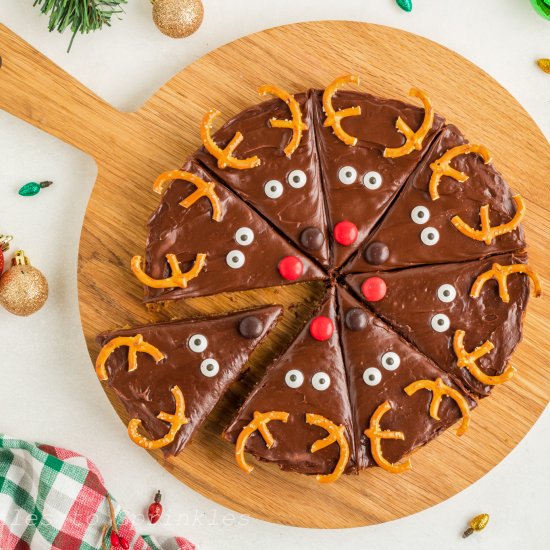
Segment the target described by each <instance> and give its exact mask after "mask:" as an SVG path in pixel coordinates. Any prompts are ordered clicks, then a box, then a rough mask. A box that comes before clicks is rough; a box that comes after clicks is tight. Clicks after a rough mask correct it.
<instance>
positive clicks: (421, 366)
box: [337, 288, 476, 473]
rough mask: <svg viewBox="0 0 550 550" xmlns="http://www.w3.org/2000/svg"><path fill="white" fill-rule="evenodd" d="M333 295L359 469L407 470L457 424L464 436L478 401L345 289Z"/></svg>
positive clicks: (399, 471) (459, 432)
mask: <svg viewBox="0 0 550 550" xmlns="http://www.w3.org/2000/svg"><path fill="white" fill-rule="evenodd" d="M337 295H338V309H339V325H340V340H341V342H342V351H343V355H344V363H345V366H346V371H347V375H348V381H349V392H350V400H351V405H352V410H353V414H354V426H355V445H356V447H357V449H356V456H357V463H358V466H359V468H368V467H371V466H377V465H378V466H381V467H383V468H384V469H385V470H387V471H389V472H392V473H401V472H404V471H407V470H409V469H410V468H411V460H410V458H409V457H408V455H409V454H410V453H411V452H413V451H414V450H415V449H418V448H419V447H421V446H422V445H425V444H426V443H428V442H429V441H431V440H432V439H434V438H435V437H437V436H438V435H440V434H441V433H443V432H444V431H445V430H446V429H447V428H449V427H450V426H452V425H453V424H455V423H456V422H460V424H459V425H458V426H457V428H458V431H457V433H458V434H460V435H462V434H463V433H464V432H465V431H466V429H467V427H468V423H469V419H470V410H471V409H472V408H474V407H475V405H476V402H475V400H474V399H472V397H470V396H469V395H467V394H466V393H465V392H464V390H463V388H462V386H461V385H460V383H458V382H457V381H456V379H454V377H453V376H451V375H449V374H448V373H446V372H443V371H442V370H441V369H439V368H438V367H437V365H435V363H433V362H432V361H431V360H430V359H428V358H427V357H426V356H425V355H423V354H421V353H420V352H419V351H418V350H416V349H415V348H414V347H413V346H411V345H410V344H409V343H408V342H407V341H406V340H404V339H403V338H401V337H400V336H399V335H398V334H397V333H395V332H394V331H393V330H392V329H391V328H390V327H389V326H388V325H387V324H386V323H384V322H383V321H381V320H380V319H379V318H377V317H376V316H375V315H374V314H373V313H371V312H370V311H369V310H368V309H366V308H365V307H364V306H362V305H361V303H360V302H358V301H357V300H356V299H355V298H354V297H353V296H351V295H350V294H349V293H348V292H347V291H346V290H344V289H342V288H338V291H337Z"/></svg>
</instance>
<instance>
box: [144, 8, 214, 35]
mask: <svg viewBox="0 0 550 550" xmlns="http://www.w3.org/2000/svg"><path fill="white" fill-rule="evenodd" d="M203 15H204V9H203V7H202V2H201V0H155V1H154V2H153V21H154V22H155V25H156V26H157V27H158V29H159V31H160V32H161V33H162V34H165V35H166V36H170V37H171V38H185V37H186V36H189V35H191V34H193V33H194V32H195V31H196V30H197V29H198V28H199V27H200V26H201V23H202V18H203Z"/></svg>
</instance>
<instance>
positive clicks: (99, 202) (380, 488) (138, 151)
mask: <svg viewBox="0 0 550 550" xmlns="http://www.w3.org/2000/svg"><path fill="white" fill-rule="evenodd" d="M0 56H2V60H3V66H2V68H1V69H0V108H2V109H4V110H6V111H8V112H10V113H12V114H14V115H16V116H18V117H20V118H22V119H24V120H26V121H28V122H30V123H31V124H33V125H35V126H37V127H38V128H41V129H43V130H45V131H46V132H49V133H50V134H53V135H55V136H57V137H58V138H60V139H62V140H64V141H67V142H68V143H71V144H73V145H75V146H76V147H78V148H80V149H82V150H83V151H85V152H87V153H88V154H90V155H92V156H93V157H94V159H95V160H96V162H97V164H98V168H99V175H98V179H97V182H96V185H95V187H94V190H93V193H92V196H91V199H90V202H89V205H88V209H87V212H86V216H85V219H84V225H83V229H82V237H81V243H80V254H79V270H78V286H79V300H80V309H81V317H82V326H83V329H84V333H85V336H86V341H87V344H88V348H89V351H90V355H91V357H92V358H93V359H95V356H96V353H97V351H98V350H97V347H96V344H95V342H94V338H95V335H96V334H97V333H98V332H100V331H103V330H106V329H110V328H114V327H120V326H124V325H133V324H137V323H143V322H148V321H157V320H164V319H169V318H180V317H187V316H191V315H196V314H198V313H214V312H222V311H229V310H233V309H239V308H242V307H247V306H250V305H257V304H263V303H280V304H283V305H284V306H285V307H286V308H287V311H286V313H285V316H284V320H283V323H281V324H280V325H279V326H278V328H277V329H276V331H275V332H274V333H273V335H272V336H270V338H269V340H268V341H266V342H264V345H262V346H261V348H260V349H258V350H257V352H256V353H255V354H254V355H253V357H252V360H251V363H250V365H251V371H250V376H249V377H248V378H246V379H245V380H243V381H242V382H241V383H239V384H238V385H237V386H236V387H235V388H234V389H233V390H232V391H231V392H230V394H229V395H228V396H227V398H225V399H223V400H222V402H221V403H220V404H219V406H218V407H217V408H216V409H215V411H214V412H213V414H212V415H211V417H210V418H209V420H208V422H207V423H206V425H205V426H204V427H203V429H202V430H201V431H200V433H199V434H198V436H197V437H196V439H195V441H194V442H193V443H192V444H191V445H190V446H189V447H188V448H187V449H186V450H185V451H184V452H183V453H182V454H181V455H180V456H179V457H177V458H172V459H168V460H165V459H163V458H162V456H161V454H160V452H157V453H154V456H155V458H156V459H157V460H158V461H159V462H160V464H161V465H162V466H163V467H164V468H166V469H167V470H168V471H170V472H171V473H173V474H174V476H176V477H177V478H178V479H179V480H181V481H182V482H184V483H186V484H187V485H189V486H190V487H192V488H193V489H195V490H197V491H199V492H200V493H202V494H203V495H205V496H207V497H208V498H211V499H213V500H215V501H217V502H220V503H221V504H224V505H225V506H228V507H229V508H232V509H234V510H236V511H238V512H242V513H245V514H250V515H251V516H254V517H257V518H261V519H264V520H267V521H272V522H278V523H283V524H287V525H297V526H305V527H330V528H336V527H353V526H360V525H369V524H374V523H379V522H383V521H388V520H392V519H395V518H400V517H403V516H406V515H408V514H411V513H414V512H418V511H420V510H424V509H425V508H427V507H429V506H432V505H434V504H437V503H439V502H441V501H442V500H444V499H446V498H449V497H450V496H452V495H454V494H456V493H457V492H459V491H461V490H462V489H464V488H466V487H468V486H469V485H470V484H471V483H473V482H474V481H475V480H477V479H479V478H480V477H481V476H482V475H484V474H485V473H486V472H488V471H489V470H490V469H491V468H493V467H494V466H495V465H496V464H498V463H499V462H500V460H502V458H504V457H505V456H506V455H507V454H508V453H509V452H510V451H511V450H512V449H513V448H514V447H515V445H517V443H518V442H519V441H520V440H521V439H522V437H523V436H524V435H525V434H526V433H527V431H528V430H529V429H530V427H531V426H532V425H533V423H534V422H535V420H536V419H537V417H538V416H539V415H540V413H541V411H542V410H543V408H544V407H545V405H546V403H547V401H548V398H549V395H550V377H549V376H548V367H547V364H548V359H547V353H548V344H547V340H548V337H547V328H548V321H547V320H548V316H549V311H550V306H549V304H548V300H547V299H545V298H543V299H540V300H535V299H532V300H531V303H530V305H529V310H528V314H527V317H526V322H525V335H524V340H523V343H522V344H521V345H520V347H519V348H518V350H517V352H516V354H515V355H514V357H513V359H512V363H513V364H514V365H515V366H516V367H517V368H518V371H519V372H518V375H517V377H516V378H515V379H514V380H513V381H512V382H510V383H508V384H506V385H505V386H503V387H498V388H496V389H495V391H494V394H493V396H492V397H491V398H489V399H486V400H484V401H482V403H481V404H480V406H479V408H478V409H477V410H476V411H475V412H474V415H473V422H472V426H471V428H470V430H469V432H468V433H467V435H465V436H464V437H462V438H461V439H458V438H457V437H456V436H455V435H454V433H453V431H452V430H451V431H449V432H448V433H446V434H444V435H443V436H442V437H440V438H438V439H437V440H436V441H434V442H433V443H431V444H429V445H428V446H427V447H426V448H425V449H422V450H421V451H420V452H418V453H415V454H414V456H413V470H412V471H410V472H408V473H405V474H402V475H398V476H396V475H391V474H388V473H387V472H385V471H383V470H381V469H372V470H369V471H365V472H362V473H361V474H360V475H359V476H354V477H346V478H343V479H341V480H339V481H338V482H337V483H335V484H334V485H331V486H326V485H320V484H318V483H317V482H316V481H315V480H314V479H312V478H308V477H305V476H300V475H297V474H289V473H281V472H279V470H278V469H277V468H276V467H274V466H269V465H265V464H256V467H255V469H254V472H253V473H252V474H251V475H250V476H246V475H245V474H243V473H242V472H241V471H240V470H239V469H238V468H237V467H236V465H235V463H234V459H233V450H232V448H231V446H229V445H228V444H226V443H224V442H222V441H221V439H220V437H219V434H220V432H221V430H222V427H223V426H224V423H225V422H227V420H228V419H229V416H230V415H231V411H232V409H233V408H234V407H235V406H236V405H237V404H238V402H239V400H240V399H241V397H242V395H243V394H244V392H245V391H246V388H249V387H250V385H251V384H252V383H253V381H254V379H255V378H257V377H258V376H259V375H260V374H261V373H262V372H263V370H264V369H265V366H266V365H267V363H268V362H269V360H270V358H272V357H273V356H275V354H276V353H277V352H278V351H280V350H281V349H283V348H284V346H285V345H287V344H288V343H289V342H290V340H291V338H292V336H293V335H294V334H295V333H296V331H297V330H298V329H299V327H300V326H301V325H302V323H303V322H304V321H305V319H306V318H307V316H308V314H309V312H310V311H311V309H312V307H314V305H315V302H316V301H317V300H318V299H319V297H320V288H319V287H318V286H315V285H313V286H308V285H296V286H291V287H286V288H280V289H270V290H265V291H252V292H246V293H239V294H232V295H229V294H226V295H222V296H217V297H209V298H197V299H192V300H188V301H185V302H181V303H177V304H170V305H169V306H168V307H167V308H166V309H158V310H153V309H151V310H148V309H146V308H145V307H144V306H143V305H142V304H141V301H140V300H141V297H142V289H141V287H140V285H139V284H138V282H137V281H136V280H134V278H133V277H132V275H131V274H130V271H129V261H130V258H131V256H132V255H133V254H136V253H142V252H143V249H144V242H145V238H146V230H145V222H146V220H147V218H148V216H149V214H150V213H151V211H152V210H153V209H154V208H155V206H156V204H157V201H158V196H157V195H155V194H154V193H153V192H152V190H151V184H152V182H153V180H154V178H155V177H156V176H157V175H158V174H159V173H160V172H162V171H164V170H166V169H169V168H176V167H179V166H180V165H181V163H182V160H183V159H184V158H185V157H186V156H187V155H188V154H189V153H191V152H192V151H194V150H195V149H196V148H197V147H198V146H199V145H200V138H199V131H198V125H199V120H200V118H201V117H202V115H203V113H204V112H205V110H206V109H209V108H211V107H216V108H218V109H220V110H221V111H222V113H223V115H222V118H224V119H225V118H229V117H231V116H233V115H235V114H236V113H238V112H239V111H240V110H242V109H243V108H245V107H247V106H249V105H251V104H253V103H256V102H258V101H259V98H258V96H257V93H256V90H257V88H258V86H259V85H261V84H264V83H275V84H278V85H280V86H282V87H283V88H286V89H287V90H289V91H291V92H294V91H300V90H303V89H305V88H308V87H311V86H315V87H320V88H322V87H324V86H325V85H326V84H327V83H329V82H330V81H331V80H332V79H333V78H335V77H336V76H338V75H340V74H342V73H345V72H353V73H358V74H359V75H360V76H361V77H362V81H363V84H362V88H363V89H365V90H368V91H369V92H372V93H374V94H379V95H381V96H386V97H396V98H399V99H407V92H408V90H409V88H410V87H411V86H417V87H420V88H422V89H424V90H426V91H427V92H428V93H429V95H430V97H431V99H432V102H433V104H434V106H435V107H436V109H437V111H438V112H439V113H441V114H443V115H444V116H445V117H446V118H447V120H448V121H450V122H453V123H455V124H456V125H457V126H458V127H459V128H460V129H461V130H462V131H463V132H464V133H465V134H466V136H467V137H468V138H469V139H470V140H472V141H476V142H481V143H483V144H485V145H486V146H487V147H488V148H489V149H490V150H491V151H492V153H493V156H494V162H495V165H496V166H497V167H498V169H499V170H500V171H501V172H502V173H503V174H504V176H505V178H506V179H507V180H508V181H509V183H510V185H511V186H512V187H513V189H514V190H516V191H518V192H520V193H521V194H522V195H523V196H524V197H525V199H526V201H527V206H528V212H527V220H526V222H525V226H526V231H527V237H528V242H529V247H530V253H531V263H532V265H533V266H535V267H536V268H537V270H538V271H539V273H540V274H541V275H542V276H543V278H544V279H547V278H548V274H549V269H548V268H549V262H548V259H547V253H546V248H545V245H546V246H547V243H548V239H547V236H548V234H549V233H550V228H549V226H550V199H549V196H550V193H548V189H547V187H548V185H547V181H546V180H547V177H548V174H550V149H549V146H548V143H547V141H546V139H545V138H544V136H543V135H542V133H541V132H540V130H539V129H538V128H537V126H536V124H535V123H534V122H533V120H532V119H531V118H530V117H529V116H528V115H527V113H526V112H525V111H524V110H523V108H522V107H521V106H520V105H519V104H518V102H517V101H516V100H514V98H513V97H511V96H510V94H508V92H506V90H504V89H503V88H502V87H501V86H500V85H499V84H498V83H497V82H495V81H494V80H493V79H491V78H490V77H489V76H488V75H487V74H485V73H484V72H483V71H482V70H480V69H479V68H478V67H476V66H475V65H473V64H471V63H469V62H468V61H466V60H465V59H463V58H462V57H460V56H459V55H457V54H455V53H453V52H451V51H449V50H447V49H445V48H444V47H442V46H440V45H437V44H435V43H433V42H431V41H429V40H427V39H425V38H421V37H418V36H415V35H412V34H409V33H406V32H403V31H398V30H394V29H390V28H386V27H382V26H376V25H369V24H364V23H354V22H331V21H327V22H317V23H302V24H296V25H290V26H285V27H279V28H275V29H270V30H267V31H264V32H260V33H258V34H254V35H251V36H247V37H244V38H241V39H239V40H237V41H235V42H232V43H230V44H228V45H226V46H224V47H222V48H219V49H217V50H215V51H213V52H211V53H209V54H208V55H206V56H204V57H203V58H201V59H200V60H198V61H197V62H195V63H193V64H192V65H190V66H189V67H187V68H185V69H183V70H182V71H181V72H180V73H179V74H177V75H176V76H175V77H174V78H172V79H171V80H170V81H169V82H168V83H167V84H165V85H164V86H163V87H162V88H161V89H160V90H159V91H158V92H157V93H156V94H155V95H154V96H153V97H152V98H151V99H150V100H149V101H147V103H146V104H145V105H144V106H143V107H142V108H141V109H140V110H139V111H137V112H135V113H122V112H119V111H117V110H115V109H114V108H112V107H110V106H109V105H107V104H106V103H105V102H103V101H102V100H100V99H99V98H98V97H97V96H95V95H94V94H93V93H91V92H90V91H89V90H87V89H86V88H84V87H83V86H82V85H81V84H79V83H78V82H77V81H75V80H74V79H73V78H72V77H70V76H69V75H67V74H66V73H64V72H63V71H62V70H61V69H60V68H59V67H57V66H55V65H54V64H53V63H52V62H50V61H49V60H47V59H46V58H45V57H44V56H42V55H41V54H40V53H39V52H37V51H35V50H34V49H33V48H32V47H30V46H29V45H28V44H26V43H24V42H23V41H22V40H21V39H20V38H18V37H17V36H16V35H14V34H13V33H11V32H10V31H9V30H8V29H6V28H5V27H1V26H0ZM75 184H77V182H75ZM83 368H90V369H91V368H92V365H85V366H83ZM98 383H99V382H98ZM109 398H110V399H111V402H112V404H113V406H114V408H115V410H116V411H117V413H118V414H119V415H120V417H121V418H122V420H123V421H125V422H126V421H127V418H126V417H125V415H124V413H123V411H122V408H121V405H120V403H118V402H117V401H116V399H114V398H113V396H112V395H109ZM98 406H108V405H107V401H105V403H99V404H98ZM121 437H126V436H125V435H124V433H123V431H122V430H121ZM128 445H132V443H131V442H130V441H129V440H128Z"/></svg>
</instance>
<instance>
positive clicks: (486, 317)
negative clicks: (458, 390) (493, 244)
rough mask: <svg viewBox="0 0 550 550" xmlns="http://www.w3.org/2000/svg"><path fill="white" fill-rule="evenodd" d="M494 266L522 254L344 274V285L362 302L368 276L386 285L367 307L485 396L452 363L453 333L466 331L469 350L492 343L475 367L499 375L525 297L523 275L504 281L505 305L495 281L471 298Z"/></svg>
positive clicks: (516, 337) (517, 335)
mask: <svg viewBox="0 0 550 550" xmlns="http://www.w3.org/2000/svg"><path fill="white" fill-rule="evenodd" d="M493 262H497V263H499V264H501V265H509V264H515V263H526V262H527V255H526V254H504V255H500V256H492V257H491V258H488V259H486V260H482V261H474V262H464V263H456V264H445V265H432V266H425V267H416V268H414V269H402V270H398V271H391V272H390V271H388V272H376V273H370V274H369V275H359V274H357V275H348V276H347V277H346V282H347V283H348V284H349V285H350V287H351V288H352V289H353V290H354V291H355V292H356V293H357V295H358V296H360V297H361V298H362V299H363V300H364V301H365V302H367V300H365V298H364V297H363V296H362V293H361V284H362V283H363V281H364V280H365V279H366V278H367V277H369V276H372V275H376V276H377V277H381V278H382V279H383V280H384V282H385V283H386V294H385V296H384V297H383V298H382V299H381V300H378V301H376V302H367V303H368V305H369V307H370V308H372V309H373V310H374V311H375V312H376V313H377V314H379V315H380V316H381V317H382V318H383V319H384V320H386V321H387V322H388V323H389V324H390V325H392V326H393V327H394V328H395V330H397V332H399V333H400V334H401V335H402V336H404V337H405V338H406V339H407V340H409V341H410V342H412V343H413V344H414V345H415V346H416V347H417V348H418V349H419V350H420V351H421V352H422V353H424V354H425V355H427V356H428V357H430V358H431V359H432V360H433V361H435V362H436V363H437V365H438V366H439V367H440V368H442V369H443V370H445V371H446V372H449V373H451V374H453V375H454V376H455V377H456V378H458V379H459V380H461V382H462V384H464V386H465V387H466V388H467V389H468V390H469V391H471V392H473V393H474V394H477V395H480V396H485V395H488V394H489V392H490V390H491V387H490V386H486V385H484V384H482V383H481V382H479V381H478V380H476V379H475V378H474V377H473V376H472V375H471V374H470V373H469V372H468V371H467V370H466V368H459V367H458V366H457V364H456V355H455V353H454V351H453V345H452V341H453V336H454V333H455V331H456V330H464V331H465V332H466V335H465V339H464V346H465V348H466V350H468V351H473V350H474V349H475V348H476V347H477V346H480V345H481V344H483V343H484V342H485V341H486V340H489V341H490V342H492V343H493V345H494V346H495V347H494V349H493V350H492V351H491V352H489V353H488V354H486V355H484V356H483V357H481V358H480V359H479V360H478V361H477V364H478V366H479V367H480V368H481V369H482V370H483V371H484V372H486V373H487V374H489V375H491V376H495V375H498V374H501V373H502V372H503V370H504V369H505V367H506V365H507V363H508V360H509V358H510V356H511V355H512V353H513V351H514V349H515V347H516V345H517V344H518V342H519V341H520V339H521V326H522V321H523V315H524V312H525V308H526V306H527V300H528V297H529V279H528V277H527V276H526V275H522V274H515V275H510V276H509V277H508V290H509V292H510V302H509V303H504V302H503V301H502V300H501V298H500V297H499V294H498V285H497V283H496V281H495V280H494V279H493V280H490V281H488V282H487V283H485V285H484V286H483V288H482V290H481V294H480V296H479V298H472V297H471V296H470V289H471V287H472V284H473V283H474V281H475V280H476V278H477V276H478V275H480V274H481V273H483V272H485V271H487V270H489V269H491V266H492V265H493ZM434 327H435V328H434Z"/></svg>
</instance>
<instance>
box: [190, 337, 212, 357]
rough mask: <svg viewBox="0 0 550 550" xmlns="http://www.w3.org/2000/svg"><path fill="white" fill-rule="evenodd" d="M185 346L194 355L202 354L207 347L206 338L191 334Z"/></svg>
mask: <svg viewBox="0 0 550 550" xmlns="http://www.w3.org/2000/svg"><path fill="white" fill-rule="evenodd" d="M187 345H188V346H189V349H190V350H191V351H194V352H195V353H202V352H203V351H204V350H205V349H206V348H207V346H208V340H207V339H206V336H203V335H202V334H193V336H191V337H190V338H189V340H187Z"/></svg>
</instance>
